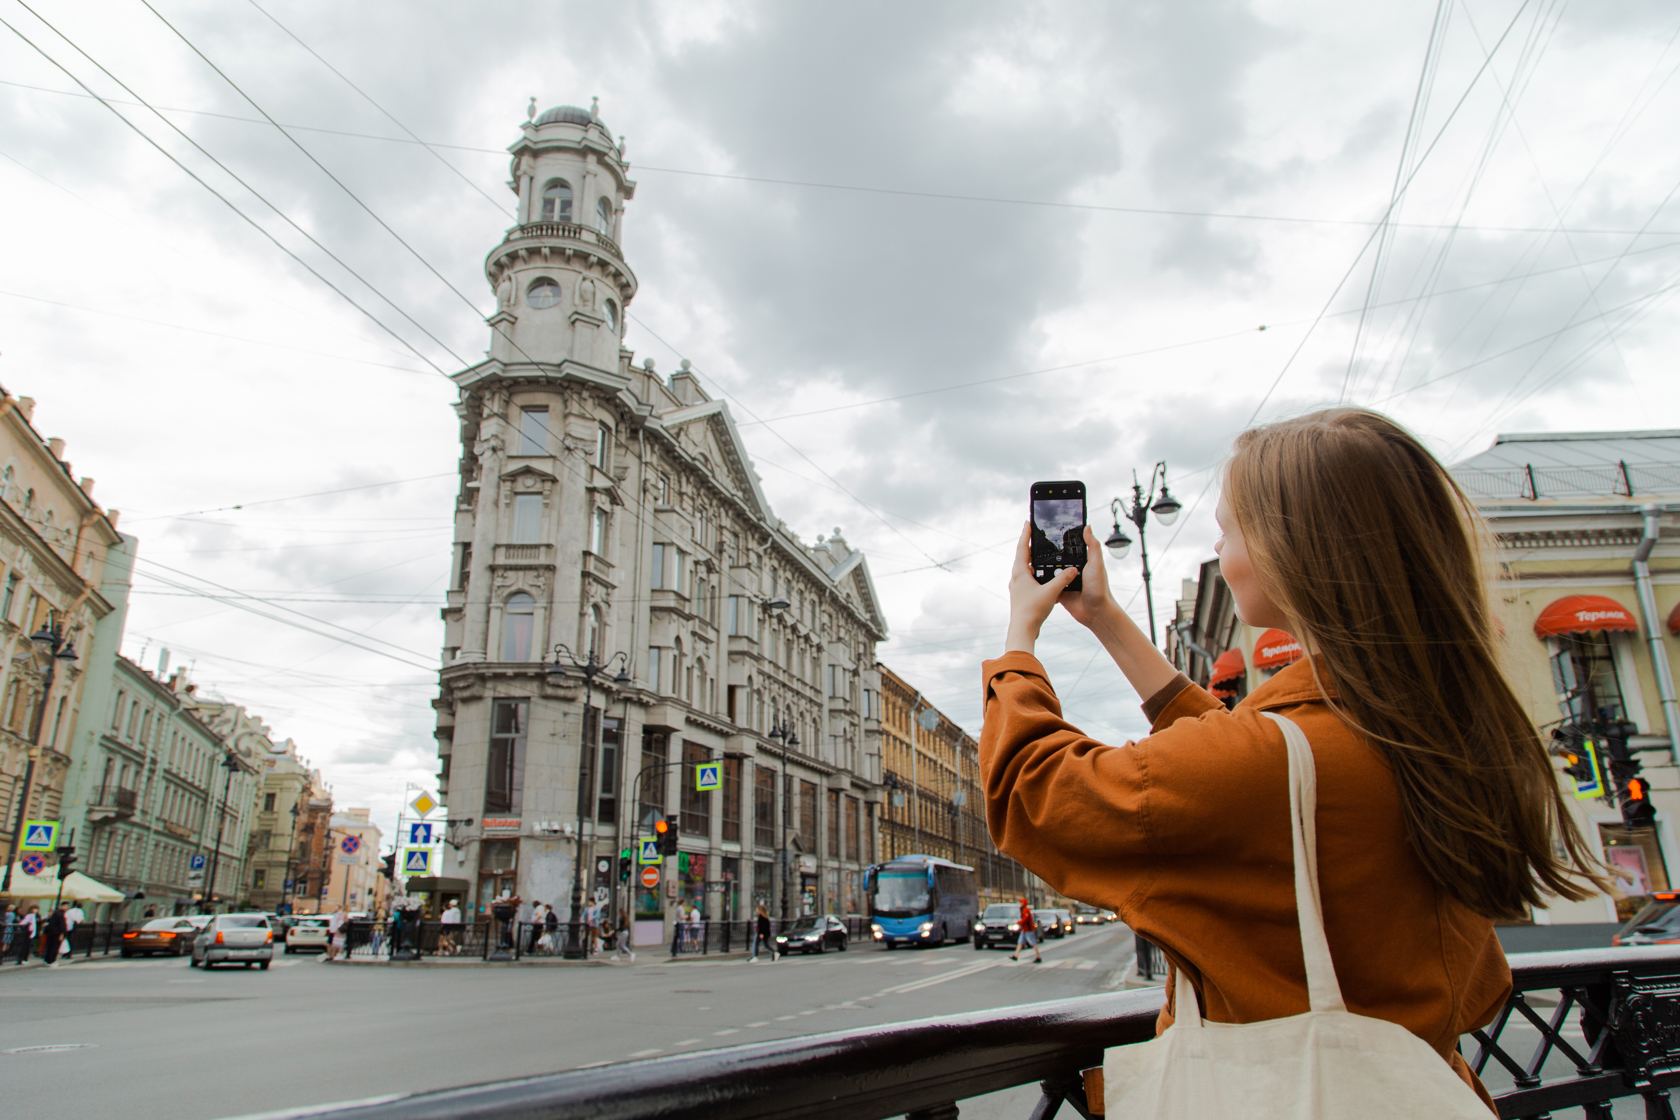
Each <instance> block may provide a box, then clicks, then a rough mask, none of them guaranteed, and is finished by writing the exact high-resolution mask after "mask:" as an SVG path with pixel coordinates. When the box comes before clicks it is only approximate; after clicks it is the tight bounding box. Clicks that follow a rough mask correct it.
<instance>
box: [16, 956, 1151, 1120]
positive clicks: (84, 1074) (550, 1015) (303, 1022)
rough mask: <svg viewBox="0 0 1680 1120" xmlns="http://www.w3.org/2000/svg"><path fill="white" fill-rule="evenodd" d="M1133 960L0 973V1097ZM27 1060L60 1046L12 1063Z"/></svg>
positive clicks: (931, 998) (414, 1076)
mask: <svg viewBox="0 0 1680 1120" xmlns="http://www.w3.org/2000/svg"><path fill="white" fill-rule="evenodd" d="M1131 953H1132V937H1131V933H1130V931H1129V930H1127V929H1126V928H1125V927H1123V926H1119V925H1114V926H1106V927H1095V928H1093V927H1085V928H1084V929H1082V930H1081V931H1080V932H1079V933H1077V934H1075V935H1074V936H1071V937H1068V938H1064V939H1062V940H1059V941H1052V942H1050V943H1049V944H1048V945H1047V946H1046V948H1045V951H1044V956H1045V963H1044V964H1042V965H1032V964H1028V963H1026V962H1025V961H1023V962H1022V963H1019V964H1016V963H1012V962H1011V961H1010V960H1009V955H1008V954H1007V953H1005V952H1002V951H1000V950H987V951H985V952H975V951H974V950H973V948H971V947H970V946H968V945H955V946H950V947H947V948H943V949H931V950H914V951H906V950H900V951H897V952H890V953H889V952H885V951H883V950H881V949H879V948H876V947H875V946H874V945H858V946H855V947H854V948H853V949H852V950H851V951H849V952H846V953H827V954H824V955H822V956H811V957H794V958H790V959H786V960H783V961H779V962H777V963H775V964H770V963H768V962H765V961H760V962H759V963H757V964H748V963H746V962H745V961H743V960H739V959H729V960H715V959H714V960H705V959H699V960H688V961H684V962H682V963H677V964H672V963H669V962H668V961H667V960H665V959H664V956H663V953H662V952H656V953H655V954H653V955H648V954H642V955H640V956H639V957H638V959H637V962H636V963H635V964H633V965H632V964H622V965H614V966H610V967H593V968H577V967H544V966H524V967H520V966H500V967H496V966H491V967H483V966H476V967H475V966H466V967H462V966H436V967H419V968H416V967H408V968H387V967H379V966H367V965H347V966H346V965H327V964H323V963H320V962H319V961H318V960H317V959H316V958H313V957H284V956H283V957H280V958H277V959H276V961H275V964H274V967H273V968H272V969H271V970H270V971H268V972H262V971H258V970H254V969H252V970H246V969H218V970H216V971H214V972H211V973H208V974H206V973H203V972H200V971H198V970H193V969H188V968H187V967H186V965H185V964H184V963H182V962H177V961H175V960H170V959H161V958H160V959H156V960H133V961H123V960H118V959H111V960H100V959H96V960H94V961H92V962H88V963H78V964H74V965H71V966H68V967H61V968H58V969H51V970H48V969H32V970H25V969H3V970H0V1086H3V1088H0V1099H4V1101H5V1108H6V1111H7V1113H8V1114H11V1115H18V1116H26V1115H52V1114H61V1113H62V1112H63V1111H64V1109H65V1108H66V1107H70V1108H73V1109H74V1110H75V1111H78V1112H86V1111H90V1110H97V1111H102V1112H114V1113H115V1114H118V1115H121V1116H123V1117H124V1118H125V1120H153V1118H157V1120H213V1118H216V1117H228V1116H238V1115H243V1114H249V1113H257V1112H268V1111H272V1110H276V1109H283V1108H294V1107H298V1106H302V1105H309V1104H320V1103H325V1102H331V1101H343V1100H354V1099H358V1098H365V1097H370V1096H376V1095H380V1094H385V1093H398V1092H411V1091H414V1090H420V1089H441V1088H447V1087H451V1086H456V1085H464V1084H470V1083H474V1082H482V1081H493V1080H498V1079H502V1078H511V1077H522V1076H529V1075H532V1074H539V1073H552V1072H557V1071H561V1070H567V1069H575V1068H577V1067H580V1066H591V1065H600V1064H607V1063H613V1062H621V1061H628V1060H631V1059H635V1058H643V1057H653V1056H655V1055H659V1054H671V1053H679V1052H688V1051H693V1050H703V1049H709V1048H712V1047H721V1046H729V1045H734V1044H738V1043H742V1042H761V1041H766V1040H771V1039H776V1038H792V1037H796V1036H799V1035H806V1034H816V1033H819V1032H823V1031H832V1030H844V1029H847V1028H852V1027H861V1026H870V1025H875V1024H880V1023H892V1022H901V1021H904V1020H910V1019H921V1018H927V1017H930V1016H938V1015H941V1014H947V1013H953V1012H960V1011H973V1010H978V1009H982V1008H988V1007H1004V1006H1009V1005H1014V1004H1022V1003H1033V1002H1036V1001H1039V1000H1047V999H1061V998H1064V997H1067V996H1073V995H1082V994H1087V993H1092V992H1099V991H1104V990H1108V988H1107V986H1108V985H1110V984H1114V983H1117V982H1118V976H1119V971H1120V970H1121V969H1123V968H1124V966H1125V965H1126V963H1127V961H1128V960H1129V958H1130V956H1131ZM33 1046H75V1047H77V1048H76V1049H63V1050H50V1051H32V1050H22V1051H21V1052H13V1051H17V1050H18V1049H19V1048H24V1047H33ZM1036 1098H1037V1089H1036V1088H1034V1087H1026V1088H1022V1089H1020V1090H1014V1091H1011V1092H1009V1093H1001V1094H994V1095H993V1097H990V1098H982V1099H980V1100H978V1101H975V1102H972V1103H970V1104H965V1105H964V1106H963V1110H962V1111H963V1116H964V1118H965V1120H968V1118H971V1117H972V1118H976V1120H986V1118H988V1117H992V1116H996V1117H999V1118H1000V1120H1001V1118H1004V1117H1009V1118H1011V1120H1014V1118H1024V1117H1025V1116H1027V1115H1028V1113H1029V1112H1030V1111H1031V1105H1032V1101H1033V1100H1035V1099H1036Z"/></svg>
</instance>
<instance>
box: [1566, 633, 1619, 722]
mask: <svg viewBox="0 0 1680 1120" xmlns="http://www.w3.org/2000/svg"><path fill="white" fill-rule="evenodd" d="M1610 640H1611V639H1610V635H1609V634H1608V633H1605V632H1603V631H1597V632H1593V633H1588V634H1570V635H1568V636H1566V637H1563V638H1559V639H1557V641H1558V651H1557V652H1556V653H1555V654H1553V655H1552V684H1553V686H1554V688H1555V689H1556V691H1557V694H1558V706H1559V707H1560V708H1561V709H1562V710H1563V714H1564V718H1565V719H1567V720H1569V721H1570V722H1572V723H1577V724H1586V723H1591V722H1594V721H1597V720H1604V721H1606V722H1608V721H1611V720H1618V719H1621V718H1622V714H1623V712H1624V711H1625V710H1626V708H1625V706H1624V705H1623V703H1622V686H1621V682H1620V681H1619V680H1618V679H1617V677H1616V656H1615V652H1614V650H1613V649H1612V648H1611V645H1610Z"/></svg>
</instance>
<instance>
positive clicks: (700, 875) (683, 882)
mask: <svg viewBox="0 0 1680 1120" xmlns="http://www.w3.org/2000/svg"><path fill="white" fill-rule="evenodd" d="M706 864H707V860H706V856H705V855H703V854H702V853H700V852H678V853H677V894H678V896H679V897H680V898H681V899H682V900H684V901H686V902H688V903H690V904H692V905H694V906H698V907H700V912H701V913H702V914H705V912H706Z"/></svg>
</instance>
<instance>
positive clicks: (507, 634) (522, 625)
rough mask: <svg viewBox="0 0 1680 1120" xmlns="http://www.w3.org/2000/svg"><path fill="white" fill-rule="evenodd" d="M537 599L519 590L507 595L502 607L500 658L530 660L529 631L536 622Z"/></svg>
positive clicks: (504, 659)
mask: <svg viewBox="0 0 1680 1120" xmlns="http://www.w3.org/2000/svg"><path fill="white" fill-rule="evenodd" d="M536 613H537V601H536V600H535V599H533V598H531V597H530V596H529V595H527V594H525V593H524V592H523V591H520V592H518V593H516V594H513V595H509V596H508V601H507V603H506V604H505V605H504V606H503V607H502V660H503V661H529V660H531V631H532V627H533V624H534V623H535V622H536Z"/></svg>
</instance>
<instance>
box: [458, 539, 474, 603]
mask: <svg viewBox="0 0 1680 1120" xmlns="http://www.w3.org/2000/svg"><path fill="white" fill-rule="evenodd" d="M455 550H456V554H457V555H456V558H455V590H457V591H465V590H466V589H467V580H468V579H470V578H471V577H472V545H471V544H469V543H467V542H466V541H462V542H461V543H460V544H457V545H456V546H455Z"/></svg>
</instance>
